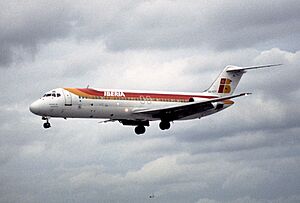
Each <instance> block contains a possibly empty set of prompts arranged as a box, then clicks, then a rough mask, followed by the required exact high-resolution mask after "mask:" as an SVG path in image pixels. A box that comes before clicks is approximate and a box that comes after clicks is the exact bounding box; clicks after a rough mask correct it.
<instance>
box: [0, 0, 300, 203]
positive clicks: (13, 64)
mask: <svg viewBox="0 0 300 203" xmlns="http://www.w3.org/2000/svg"><path fill="white" fill-rule="evenodd" d="M0 8H1V9H0V10H1V11H0V84H1V87H2V95H1V97H0V104H1V108H0V121H1V122H0V202H193V203H204V202H208V203H220V202H261V203H264V202H268V203H270V202H286V203H292V202H299V201H300V137H299V135H300V125H299V123H300V108H299V99H300V82H299V78H300V69H299V66H300V12H299V10H300V2H299V1H298V0H281V1H280V0H274V1H258V0H257V1H256V0H253V1H239V0H236V1H233V0H232V1H220V0H210V1H204V0H203V1H192V0H191V1H175V0H172V1H167V0H166V1H155V0H148V1H146V0H144V1H134V0H133V1H124V0H122V1H117V0H116V1H98V0H91V1H80V0H75V1H74V0H73V1H69V0H53V1H46V0H37V1H34V0H30V1H19V0H0ZM269 63H283V64H284V65H283V66H281V67H276V68H273V69H264V70H257V71H251V72H249V73H247V74H246V75H245V76H244V77H243V78H242V81H241V83H240V85H239V86H238V88H237V90H236V91H237V92H244V91H246V92H252V93H253V95H251V96H250V97H246V98H238V99H236V103H235V105H234V106H232V107H230V108H229V109H227V110H225V111H223V112H220V113H218V114H216V115H213V116H210V117H206V118H203V119H201V120H193V121H184V122H175V123H174V124H173V125H172V127H171V129H170V130H169V131H160V130H159V128H158V122H153V123H152V125H151V126H150V127H149V128H148V129H147V132H146V134H145V135H143V136H136V135H135V134H134V131H133V128H132V127H123V126H121V124H119V123H108V124H98V121H97V120H80V119H69V120H67V121H65V120H63V119H52V120H51V123H52V128H51V129H48V130H45V129H43V128H42V123H43V122H42V120H41V118H40V117H38V116H35V115H33V114H31V113H30V112H29V110H28V106H29V105H30V103H31V102H33V101H34V100H36V99H37V98H39V97H40V96H41V95H42V94H43V93H44V92H46V91H48V90H50V89H53V88H56V87H85V86H87V85H90V86H92V87H99V88H120V89H145V90H168V91H194V92H200V91H202V90H204V89H205V88H207V87H208V86H209V85H210V83H211V82H212V81H213V79H214V78H215V77H216V76H217V75H218V73H219V72H220V71H221V70H222V69H223V68H224V67H225V66H226V65H228V64H234V65H240V66H251V65H259V64H269ZM150 194H154V195H155V198H154V199H149V195H150Z"/></svg>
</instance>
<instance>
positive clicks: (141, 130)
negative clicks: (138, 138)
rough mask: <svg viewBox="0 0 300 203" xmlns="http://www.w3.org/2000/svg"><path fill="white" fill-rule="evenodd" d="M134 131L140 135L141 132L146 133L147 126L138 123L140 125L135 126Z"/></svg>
mask: <svg viewBox="0 0 300 203" xmlns="http://www.w3.org/2000/svg"><path fill="white" fill-rule="evenodd" d="M134 131H135V133H136V134H138V135H140V134H144V133H145V131H146V128H145V126H143V125H138V126H136V127H135V129H134Z"/></svg>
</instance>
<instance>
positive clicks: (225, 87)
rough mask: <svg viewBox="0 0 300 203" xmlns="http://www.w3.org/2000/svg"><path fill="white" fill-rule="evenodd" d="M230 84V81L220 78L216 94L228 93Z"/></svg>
mask: <svg viewBox="0 0 300 203" xmlns="http://www.w3.org/2000/svg"><path fill="white" fill-rule="evenodd" d="M231 82H232V80H230V79H228V78H221V81H220V86H219V90H218V93H230V92H231V87H230V83H231Z"/></svg>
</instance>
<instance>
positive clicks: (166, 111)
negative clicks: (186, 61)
mask: <svg viewBox="0 0 300 203" xmlns="http://www.w3.org/2000/svg"><path fill="white" fill-rule="evenodd" d="M279 65H282V64H269V65H259V66H250V67H239V66H233V65H228V66H226V67H225V69H224V70H223V71H222V72H221V74H220V75H219V76H218V77H217V78H216V79H215V81H214V82H213V83H212V85H211V86H210V87H209V88H208V89H207V90H205V91H203V92H201V93H191V92H161V91H152V92H151V91H132V90H115V89H97V88H90V87H87V88H56V89H53V90H50V91H48V92H46V93H45V94H44V96H42V97H41V98H40V99H38V100H36V101H34V102H33V103H32V104H31V105H30V107H29V109H30V111H31V112H32V113H34V114H36V115H39V116H42V119H43V120H45V123H44V125H43V126H44V128H46V129H47V128H50V127H51V125H50V123H49V119H50V118H57V117H58V118H64V119H67V118H93V119H107V120H104V121H103V123H106V122H113V121H119V122H120V123H121V124H123V125H129V126H135V133H136V134H138V135H140V134H143V133H145V131H146V128H145V126H147V127H148V126H150V121H155V120H159V121H160V123H159V128H160V129H161V130H167V129H169V128H170V126H171V124H170V122H173V121H177V120H189V119H196V118H202V117H205V116H208V115H211V114H214V113H217V112H219V111H222V110H224V109H226V108H228V107H229V106H231V105H232V104H234V102H233V101H232V100H231V99H233V98H237V97H241V96H246V95H249V94H251V93H241V94H236V95H233V92H234V90H235V89H236V87H237V85H238V83H239V81H240V79H241V77H242V75H243V74H244V73H246V72H247V71H248V70H252V69H259V68H266V67H273V66H279Z"/></svg>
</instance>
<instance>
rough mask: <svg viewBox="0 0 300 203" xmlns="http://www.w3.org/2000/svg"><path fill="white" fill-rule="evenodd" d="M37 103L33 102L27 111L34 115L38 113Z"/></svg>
mask: <svg viewBox="0 0 300 203" xmlns="http://www.w3.org/2000/svg"><path fill="white" fill-rule="evenodd" d="M38 103H39V102H38V101H35V102H33V103H32V104H31V105H30V106H29V110H30V111H31V112H32V113H34V114H38V113H39V104H38Z"/></svg>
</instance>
